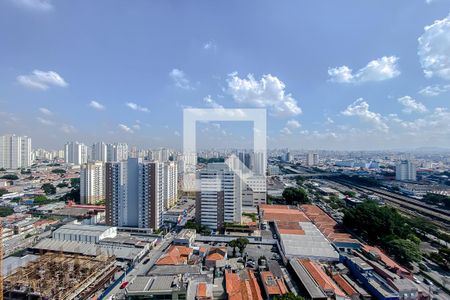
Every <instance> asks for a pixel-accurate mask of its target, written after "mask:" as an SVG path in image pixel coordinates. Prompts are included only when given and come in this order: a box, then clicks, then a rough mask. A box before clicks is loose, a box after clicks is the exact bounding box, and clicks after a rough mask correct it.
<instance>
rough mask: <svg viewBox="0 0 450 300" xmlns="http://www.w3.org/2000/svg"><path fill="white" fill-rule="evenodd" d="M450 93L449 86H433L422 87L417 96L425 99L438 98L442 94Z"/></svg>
mask: <svg viewBox="0 0 450 300" xmlns="http://www.w3.org/2000/svg"><path fill="white" fill-rule="evenodd" d="M448 91H450V84H447V85H441V84H433V85H429V86H426V87H424V88H423V89H421V90H420V91H419V94H421V95H422V96H426V97H434V96H439V95H440V94H442V93H446V92H448Z"/></svg>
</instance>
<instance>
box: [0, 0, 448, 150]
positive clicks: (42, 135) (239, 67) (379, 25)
mask: <svg viewBox="0 0 450 300" xmlns="http://www.w3.org/2000/svg"><path fill="white" fill-rule="evenodd" d="M448 3H449V1H447V0H436V1H415V2H414V3H411V1H408V2H407V1H396V2H395V3H392V1H390V2H388V1H378V2H377V3H376V4H375V3H364V4H363V3H359V2H356V1H355V2H354V3H353V5H351V6H347V7H341V6H340V5H339V4H336V3H330V4H329V6H330V9H329V10H323V9H322V8H323V4H320V3H316V4H299V3H294V2H286V3H283V4H280V3H268V2H263V3H260V2H258V3H256V2H247V3H245V4H242V3H240V2H239V4H238V2H231V3H228V4H227V5H226V6H225V5H222V4H220V3H218V4H215V5H212V4H210V3H207V2H200V4H199V5H196V6H195V8H194V7H193V6H190V5H188V4H177V5H176V6H175V5H173V3H172V2H152V3H147V2H136V3H135V4H134V5H132V6H130V5H125V4H121V3H119V4H117V6H116V7H114V9H112V8H109V7H105V6H102V5H101V3H90V2H83V1H80V2H77V3H61V2H55V1H49V0H41V1H37V0H30V1H4V2H2V3H1V4H0V8H1V9H0V20H1V24H2V25H3V26H1V29H0V34H1V35H2V36H4V37H5V40H6V41H11V42H10V43H5V44H4V47H3V58H4V60H2V62H1V63H0V65H1V68H0V104H1V106H2V108H1V109H0V116H1V121H0V122H1V123H0V130H1V132H0V133H1V134H9V133H15V134H17V135H27V136H30V137H32V138H33V147H34V148H47V149H60V148H61V147H62V146H63V145H64V144H65V143H66V142H69V141H80V142H83V143H86V144H87V145H91V144H92V143H94V142H99V141H105V142H108V143H109V142H125V143H128V144H129V145H137V146H139V147H141V148H146V147H147V148H151V147H159V146H161V147H171V148H176V149H181V145H182V133H183V128H182V113H183V109H184V108H188V107H194V108H218V109H221V108H256V107H257V108H261V107H262V108H266V109H267V114H268V126H267V132H268V140H267V142H268V148H269V149H273V148H283V147H286V148H290V149H325V150H327V149H336V150H369V149H370V150H383V149H385V150H392V149H414V148H421V147H440V148H450V125H449V122H448V119H450V111H449V110H448V109H449V107H448V97H449V92H450V82H449V81H450V75H449V71H448V70H449V69H450V66H449V64H448V60H446V59H445V58H446V56H445V55H446V53H445V51H446V50H445V49H448V47H449V46H450V45H449V44H448V41H449V40H450V38H449V37H450V15H449V13H450V10H448V6H447V5H448ZM255 4H258V6H256V7H255ZM446 4H447V5H446ZM87 5H89V7H90V9H91V10H90V11H89V12H86V11H84V10H83V8H85V6H87ZM121 7H122V9H120V8H121ZM349 7H351V8H349ZM406 8H407V9H406ZM269 11H270V12H275V13H271V14H270V18H265V17H264V16H265V12H269ZM254 12H257V13H254ZM276 12H278V13H276ZM100 13H101V14H102V23H101V24H100V23H99V22H98V20H97V15H98V14H100ZM6 16H8V17H6ZM118 19H120V20H121V22H115V21H116V20H118ZM79 20H83V22H79ZM323 20H327V21H326V22H323ZM355 24H357V25H356V26H355ZM80 32H83V34H80ZM17 37H20V38H17ZM37 39H39V41H40V42H39V43H36V41H37ZM281 45H282V46H281ZM17 49H20V51H18V50H17ZM93 129H95V130H93ZM197 131H198V132H199V134H198V137H199V146H200V147H201V148H209V147H216V148H220V147H223V146H228V147H231V148H251V145H249V144H248V141H249V140H251V137H252V130H251V127H250V126H247V124H244V125H243V124H232V123H227V122H209V123H202V124H198V125H197Z"/></svg>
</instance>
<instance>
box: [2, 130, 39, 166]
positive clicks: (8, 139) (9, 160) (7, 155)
mask: <svg viewBox="0 0 450 300" xmlns="http://www.w3.org/2000/svg"><path fill="white" fill-rule="evenodd" d="M31 163H32V160H31V138H29V137H27V136H16V135H14V134H12V135H3V136H0V168H5V169H20V168H26V167H29V166H31Z"/></svg>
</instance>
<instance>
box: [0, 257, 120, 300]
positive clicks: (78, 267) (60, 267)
mask: <svg viewBox="0 0 450 300" xmlns="http://www.w3.org/2000/svg"><path fill="white" fill-rule="evenodd" d="M116 271H117V269H116V266H115V257H113V256H112V257H106V256H97V257H86V256H76V255H66V254H61V253H46V254H44V255H41V256H40V257H39V259H37V260H36V261H33V262H30V263H28V264H27V265H26V266H25V267H21V268H18V269H17V270H16V271H15V272H14V273H13V274H11V275H9V276H7V277H6V278H4V279H3V295H4V299H11V300H13V299H14V300H16V299H17V300H19V299H27V300H32V299H66V300H70V299H89V298H90V297H91V296H92V295H94V293H95V292H96V291H97V290H98V289H99V288H101V287H103V286H104V285H105V284H106V283H109V281H110V280H111V278H112V277H113V276H114V274H115V272H116Z"/></svg>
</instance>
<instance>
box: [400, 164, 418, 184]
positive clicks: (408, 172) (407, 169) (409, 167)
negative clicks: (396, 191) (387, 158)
mask: <svg viewBox="0 0 450 300" xmlns="http://www.w3.org/2000/svg"><path fill="white" fill-rule="evenodd" d="M416 173H417V172H416V166H415V165H414V164H413V163H412V162H411V161H409V160H402V161H400V162H399V163H397V165H396V166H395V179H396V180H399V181H416V180H417V176H416V175H417V174H416Z"/></svg>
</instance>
